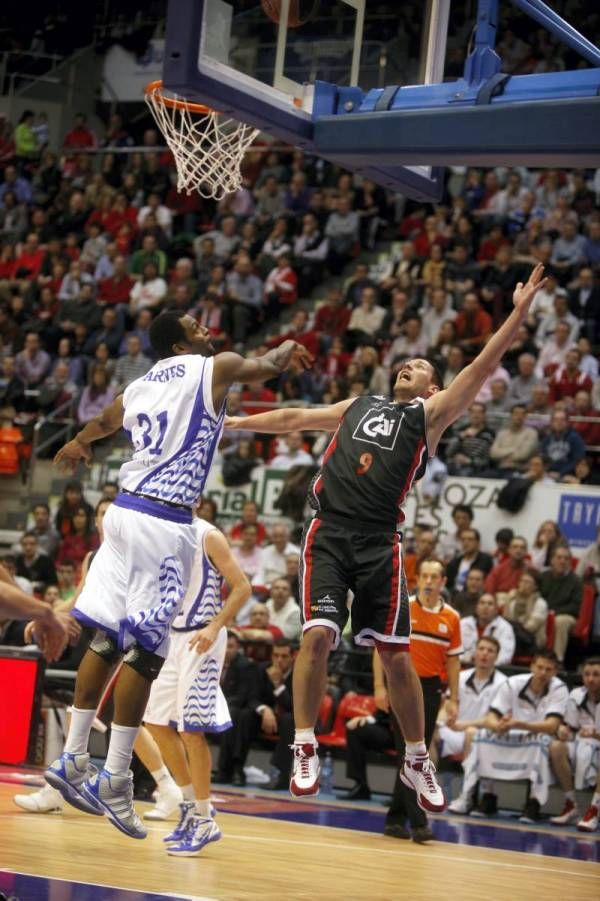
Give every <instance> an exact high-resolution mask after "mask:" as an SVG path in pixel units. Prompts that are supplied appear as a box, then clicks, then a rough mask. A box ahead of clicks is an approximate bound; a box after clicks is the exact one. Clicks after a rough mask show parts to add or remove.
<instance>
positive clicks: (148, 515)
mask: <svg viewBox="0 0 600 901" xmlns="http://www.w3.org/2000/svg"><path fill="white" fill-rule="evenodd" d="M210 337H211V336H210V332H209V331H208V329H206V328H203V327H201V326H200V325H199V324H198V323H197V322H196V320H195V319H193V318H192V317H191V316H189V315H187V314H185V313H183V312H181V311H176V310H169V311H167V312H165V313H161V314H160V315H159V316H157V317H156V319H154V321H153V322H152V325H151V327H150V340H151V343H152V347H153V349H154V352H155V354H156V356H157V357H158V358H159V359H158V362H157V363H156V364H155V365H154V366H153V367H152V368H151V369H150V370H149V372H147V373H146V375H144V376H143V377H142V378H140V379H136V381H134V382H132V383H131V384H130V385H128V387H127V388H126V389H125V391H124V393H123V394H122V395H119V396H118V397H117V398H116V399H115V400H114V401H113V402H112V403H111V404H109V405H108V406H107V407H106V408H105V409H104V410H103V411H102V412H101V413H100V414H99V415H98V416H97V417H95V418H94V419H93V420H91V422H89V423H88V424H87V425H86V426H84V428H83V429H82V430H81V431H80V432H79V433H78V435H76V437H75V438H74V439H73V440H72V441H70V442H68V444H66V445H65V446H64V447H63V448H61V449H60V450H59V452H58V454H57V455H56V457H55V463H56V464H57V465H59V466H64V467H65V468H67V469H70V470H74V469H75V467H76V466H77V464H78V463H79V461H80V460H82V459H83V460H85V461H86V462H88V463H89V462H90V461H91V457H92V453H91V447H90V445H91V443H92V442H93V441H98V440H100V439H101V438H104V437H106V436H108V435H111V434H113V433H114V432H116V431H118V430H119V429H120V428H121V427H123V428H124V429H125V430H126V432H128V434H129V435H130V438H131V443H132V445H133V457H132V459H131V460H130V461H129V462H127V463H125V464H124V465H123V466H122V467H121V472H120V475H119V479H120V485H121V490H120V492H119V494H118V495H117V497H116V499H115V501H114V503H113V505H112V506H111V508H110V509H109V510H108V512H107V514H106V517H105V520H104V536H105V539H104V543H103V544H102V547H101V548H100V550H99V551H98V553H97V555H96V556H95V558H94V560H93V562H92V565H91V566H90V570H89V573H88V576H87V579H86V582H85V585H84V587H83V590H82V592H81V595H80V596H79V599H78V601H77V604H76V607H75V609H74V616H76V617H77V618H78V619H79V620H80V621H81V622H82V623H84V624H87V625H89V626H92V627H95V628H96V629H97V633H96V636H95V637H94V639H93V640H92V642H91V644H90V647H89V649H88V651H87V652H86V654H85V656H84V657H83V660H82V661H81V664H80V666H79V671H78V674H77V681H76V683H75V699H74V705H73V712H72V714H71V722H70V726H69V733H68V736H67V741H66V744H65V750H64V752H63V754H62V755H61V756H60V758H59V759H58V760H56V761H55V762H54V763H53V764H51V766H50V767H49V768H48V769H47V771H46V780H47V781H48V782H49V783H50V784H51V785H53V786H54V787H55V788H57V789H58V790H59V791H60V792H61V794H62V795H63V797H64V798H65V800H66V801H69V802H70V803H71V804H73V806H75V807H79V808H81V809H85V810H86V811H88V812H89V810H90V807H92V808H95V810H96V812H97V813H99V814H105V815H106V816H107V817H108V818H109V820H110V821H111V822H112V823H113V824H114V825H115V826H116V827H117V828H118V829H120V830H121V831H122V832H124V833H125V834H127V835H130V836H132V837H133V838H140V839H141V838H145V837H146V830H145V828H144V826H143V825H142V823H141V821H140V819H139V817H138V816H137V814H136V812H135V809H134V807H133V783H132V776H131V772H130V770H129V764H130V761H131V755H132V748H133V744H134V741H135V738H136V735H137V732H138V729H139V726H140V723H141V720H142V717H143V715H144V711H145V709H146V705H147V702H148V695H149V693H150V687H151V684H152V682H153V680H154V679H156V677H157V676H158V674H159V672H160V669H161V667H162V665H163V662H164V658H165V657H166V654H167V651H168V640H169V628H170V625H171V622H172V621H173V619H174V617H175V616H176V615H177V613H178V612H179V608H180V606H181V602H182V600H183V596H184V592H185V588H186V587H187V585H188V583H189V580H190V575H191V569H192V562H193V558H194V553H195V549H196V532H195V528H194V526H193V523H192V507H193V505H194V504H196V503H197V501H198V499H199V498H200V496H201V494H202V491H203V489H204V485H205V483H206V479H207V477H208V474H209V472H210V467H211V464H212V460H213V456H214V453H215V451H216V449H217V445H218V443H219V439H220V437H221V432H222V428H223V419H224V415H225V406H224V402H225V398H226V396H227V392H228V390H229V387H230V385H231V384H232V383H233V382H237V381H239V382H250V383H253V382H262V381H265V380H268V379H270V378H273V377H275V376H277V375H279V374H280V373H281V372H282V371H283V370H284V369H286V368H288V366H290V365H293V364H297V365H300V366H307V365H309V364H310V362H311V360H312V357H311V355H310V354H309V353H308V351H307V350H306V349H305V348H304V347H302V346H301V345H298V344H296V343H295V342H293V341H288V342H285V343H284V344H282V345H281V346H280V347H279V348H276V349H275V350H272V351H269V352H268V353H266V354H265V355H264V356H262V357H257V358H255V359H244V358H243V357H240V356H239V355H238V354H234V353H222V354H218V355H217V356H214V348H213V346H212V344H211V341H210ZM122 655H123V666H122V667H121V670H120V672H119V674H118V676H117V680H116V684H115V688H114V703H115V714H114V720H113V725H112V730H111V737H110V743H109V747H108V755H107V758H106V763H105V765H104V767H103V769H102V770H101V771H100V772H92V771H90V770H89V769H88V767H89V755H88V753H87V743H88V738H89V732H90V729H91V726H92V723H93V720H94V716H95V711H96V707H97V704H98V701H99V699H100V696H101V694H102V691H103V689H104V686H105V683H106V681H107V679H108V677H109V674H110V671H111V669H112V668H113V667H114V665H115V663H116V661H117V660H118V659H120V658H121V656H122Z"/></svg>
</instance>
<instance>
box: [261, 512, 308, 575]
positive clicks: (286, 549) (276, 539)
mask: <svg viewBox="0 0 600 901" xmlns="http://www.w3.org/2000/svg"><path fill="white" fill-rule="evenodd" d="M269 539H270V541H271V544H269V545H267V547H265V549H264V554H263V571H264V574H265V582H266V584H267V585H271V584H272V582H273V581H274V580H275V579H277V578H285V577H286V576H287V564H286V558H287V556H288V554H299V553H300V548H299V547H298V546H297V545H296V544H292V542H291V541H290V530H289V529H288V527H287V525H286V524H285V523H284V522H276V523H274V524H273V525H272V526H271V528H270V529H269Z"/></svg>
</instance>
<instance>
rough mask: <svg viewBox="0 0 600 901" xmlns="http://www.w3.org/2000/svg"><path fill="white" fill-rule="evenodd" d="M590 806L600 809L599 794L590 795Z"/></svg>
mask: <svg viewBox="0 0 600 901" xmlns="http://www.w3.org/2000/svg"><path fill="white" fill-rule="evenodd" d="M592 804H593V805H594V807H600V792H594V794H593V795H592Z"/></svg>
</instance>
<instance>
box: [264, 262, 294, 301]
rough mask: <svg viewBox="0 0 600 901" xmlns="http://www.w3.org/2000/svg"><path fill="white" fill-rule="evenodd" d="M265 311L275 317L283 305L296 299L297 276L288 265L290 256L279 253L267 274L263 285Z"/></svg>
mask: <svg viewBox="0 0 600 901" xmlns="http://www.w3.org/2000/svg"><path fill="white" fill-rule="evenodd" d="M264 292H265V303H266V312H267V315H268V316H269V317H277V316H279V314H280V313H281V311H282V310H283V309H284V308H285V307H289V306H291V305H292V304H293V303H296V301H297V300H298V276H297V275H296V273H295V272H294V270H293V269H292V267H291V266H290V257H289V254H287V253H281V254H279V255H278V257H277V263H276V265H275V267H274V268H273V269H271V271H270V272H269V274H268V275H267V278H266V280H265V285H264Z"/></svg>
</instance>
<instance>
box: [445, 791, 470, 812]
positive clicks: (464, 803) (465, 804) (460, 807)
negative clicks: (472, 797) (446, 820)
mask: <svg viewBox="0 0 600 901" xmlns="http://www.w3.org/2000/svg"><path fill="white" fill-rule="evenodd" d="M472 806H473V805H472V804H470V803H469V800H468V798H463V797H462V795H459V796H458V798H455V799H454V801H452V802H451V803H450V804H448V811H449V813H463V814H467V813H468V812H469V811H470V810H471V807H472Z"/></svg>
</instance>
